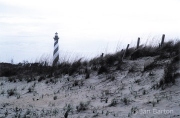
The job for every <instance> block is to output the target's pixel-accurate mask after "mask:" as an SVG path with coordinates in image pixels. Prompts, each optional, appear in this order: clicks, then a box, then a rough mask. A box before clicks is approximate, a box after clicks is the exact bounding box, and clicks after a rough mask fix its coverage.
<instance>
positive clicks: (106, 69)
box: [98, 66, 108, 74]
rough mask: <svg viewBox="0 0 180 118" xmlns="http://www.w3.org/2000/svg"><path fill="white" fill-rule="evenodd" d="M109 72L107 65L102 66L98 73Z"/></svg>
mask: <svg viewBox="0 0 180 118" xmlns="http://www.w3.org/2000/svg"><path fill="white" fill-rule="evenodd" d="M107 72H108V68H107V66H101V67H100V68H99V70H98V74H102V73H107Z"/></svg>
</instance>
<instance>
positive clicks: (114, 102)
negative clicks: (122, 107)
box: [109, 99, 118, 107]
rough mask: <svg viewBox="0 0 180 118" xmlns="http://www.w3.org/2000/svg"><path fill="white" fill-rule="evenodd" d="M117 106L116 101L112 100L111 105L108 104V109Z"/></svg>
mask: <svg viewBox="0 0 180 118" xmlns="http://www.w3.org/2000/svg"><path fill="white" fill-rule="evenodd" d="M117 104H118V102H117V100H116V99H112V100H111V103H110V104H109V107H112V106H116V105H117Z"/></svg>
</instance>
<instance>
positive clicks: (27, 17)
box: [0, 0, 180, 63]
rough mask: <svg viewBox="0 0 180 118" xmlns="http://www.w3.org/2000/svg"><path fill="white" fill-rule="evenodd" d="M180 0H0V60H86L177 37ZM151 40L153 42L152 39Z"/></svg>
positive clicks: (179, 23) (178, 33)
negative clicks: (55, 53)
mask: <svg viewBox="0 0 180 118" xmlns="http://www.w3.org/2000/svg"><path fill="white" fill-rule="evenodd" d="M179 6H180V0H0V62H11V59H13V60H14V62H15V63H18V62H22V61H23V60H28V61H31V62H34V61H36V60H40V59H41V58H49V59H51V58H52V53H53V43H54V41H53V37H54V35H55V32H58V35H59V37H60V39H59V47H60V51H59V52H60V58H61V57H63V58H64V57H65V58H69V57H73V58H75V57H77V56H79V57H81V56H82V57H85V58H90V57H93V56H96V55H98V54H99V55H100V54H101V53H102V52H104V53H112V52H115V51H116V50H120V49H121V48H124V47H125V46H126V45H127V43H130V44H131V45H130V46H133V45H135V44H136V40H137V38H138V37H140V38H141V42H142V43H145V42H146V41H147V39H149V43H152V42H159V41H160V38H161V35H162V34H166V38H168V39H176V38H179V37H180V15H179V13H180V7H179ZM152 39H153V40H154V41H152Z"/></svg>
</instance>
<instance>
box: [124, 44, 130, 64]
mask: <svg viewBox="0 0 180 118" xmlns="http://www.w3.org/2000/svg"><path fill="white" fill-rule="evenodd" d="M128 48H129V44H128V45H127V47H126V50H125V52H124V54H123V57H122V61H123V59H124V57H125V55H126V52H127V50H128Z"/></svg>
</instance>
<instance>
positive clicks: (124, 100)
mask: <svg viewBox="0 0 180 118" xmlns="http://www.w3.org/2000/svg"><path fill="white" fill-rule="evenodd" d="M121 101H122V102H123V103H124V104H125V105H128V104H129V102H130V101H129V100H128V99H127V98H123V99H121Z"/></svg>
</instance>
